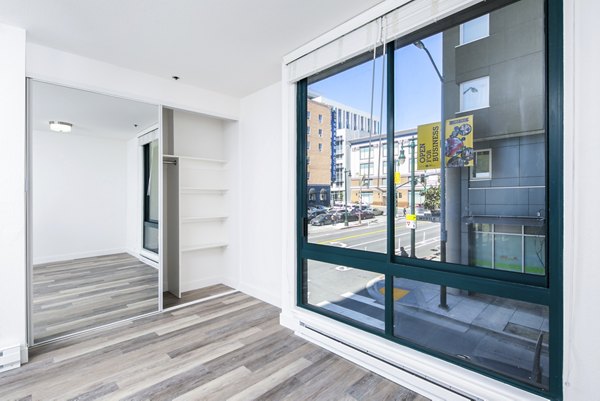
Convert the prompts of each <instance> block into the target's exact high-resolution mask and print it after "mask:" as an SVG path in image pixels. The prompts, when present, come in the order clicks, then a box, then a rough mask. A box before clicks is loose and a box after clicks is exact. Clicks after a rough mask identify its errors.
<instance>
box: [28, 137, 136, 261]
mask: <svg viewBox="0 0 600 401" xmlns="http://www.w3.org/2000/svg"><path fill="white" fill-rule="evenodd" d="M31 179H32V211H33V243H32V252H33V263H34V264H38V263H48V262H55V261H60V260H69V259H76V258H83V257H91V256H99V255H109V254H114V253H120V252H124V251H125V250H126V230H127V229H126V227H127V220H126V216H127V148H126V142H125V141H119V140H114V139H107V138H99V137H92V136H83V135H71V134H61V133H55V132H50V131H47V132H45V131H34V132H33V135H32V177H31Z"/></svg>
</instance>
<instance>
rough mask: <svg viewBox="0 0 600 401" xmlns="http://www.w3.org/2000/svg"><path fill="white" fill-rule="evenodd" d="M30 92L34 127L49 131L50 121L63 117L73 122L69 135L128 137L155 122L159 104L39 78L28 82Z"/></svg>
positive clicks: (126, 138) (37, 129)
mask: <svg viewBox="0 0 600 401" xmlns="http://www.w3.org/2000/svg"><path fill="white" fill-rule="evenodd" d="M30 93H31V103H30V104H31V106H30V107H31V113H30V118H31V121H30V123H31V126H32V128H33V130H35V131H41V132H52V131H50V126H49V122H50V121H64V122H68V123H71V124H73V130H72V132H71V134H68V135H86V136H94V137H102V138H112V139H119V140H128V139H131V138H134V137H135V136H136V135H137V134H139V133H140V132H141V131H142V130H143V129H144V128H149V127H151V126H152V125H154V124H156V123H157V122H158V106H156V105H152V104H147V103H141V102H136V101H133V100H127V99H121V98H118V97H113V96H106V95H100V94H98V93H93V92H87V91H83V90H79V89H72V88H67V87H64V86H59V85H53V84H47V83H44V82H38V81H32V82H31V83H30ZM136 124H137V127H136V126H135V125H136ZM65 135H67V134H65Z"/></svg>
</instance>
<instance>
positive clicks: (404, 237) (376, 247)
mask: <svg viewBox="0 0 600 401" xmlns="http://www.w3.org/2000/svg"><path fill="white" fill-rule="evenodd" d="M395 223H396V224H395V238H396V254H400V251H399V250H400V247H403V248H404V249H405V250H406V252H407V253H409V254H410V236H411V230H410V229H409V228H407V227H406V220H405V219H404V217H398V218H396V221H395ZM386 237H387V225H386V216H384V215H383V216H377V217H375V218H373V219H369V220H363V221H362V224H360V225H359V224H358V222H352V223H349V226H348V227H346V226H345V225H344V222H343V221H342V222H340V223H337V224H335V225H327V226H312V225H309V227H308V242H310V243H315V244H321V245H331V246H337V247H341V248H351V249H360V250H363V251H370V252H380V253H386V252H387V243H386ZM439 240H440V225H439V223H437V222H431V221H419V222H418V224H417V229H416V230H415V245H416V246H415V248H416V249H415V252H416V257H418V258H427V259H435V258H436V257H438V253H439Z"/></svg>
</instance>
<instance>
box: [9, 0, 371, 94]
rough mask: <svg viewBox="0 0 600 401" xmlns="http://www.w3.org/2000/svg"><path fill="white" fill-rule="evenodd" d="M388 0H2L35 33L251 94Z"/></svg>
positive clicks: (68, 47)
mask: <svg viewBox="0 0 600 401" xmlns="http://www.w3.org/2000/svg"><path fill="white" fill-rule="evenodd" d="M380 2H382V0H255V1H248V0H96V1H82V0H0V22H3V23H7V24H10V25H16V26H20V27H23V28H25V29H26V30H27V36H28V40H29V41H31V42H34V43H39V44H41V45H45V46H49V47H53V48H57V49H60V50H64V51H67V52H71V53H75V54H79V55H82V56H86V57H90V58H94V59H98V60H102V61H105V62H109V63H112V64H116V65H119V66H123V67H126V68H131V69H134V70H138V71H143V72H146V73H150V74H153V75H158V76H162V77H165V78H170V77H171V76H173V75H178V76H180V77H181V78H182V81H183V82H185V83H188V84H191V85H196V86H199V87H202V88H205V89H210V90H214V91H217V92H221V93H225V94H229V95H233V96H238V97H241V96H245V95H248V94H250V93H252V92H254V91H256V90H258V89H261V88H263V87H266V86H268V85H269V84H272V83H274V82H277V81H278V80H279V79H280V76H281V60H282V57H283V56H284V55H285V54H287V53H289V52H291V51H292V50H294V49H296V48H298V47H300V46H301V45H303V44H305V43H307V42H309V41H310V40H312V39H314V38H316V37H318V36H319V35H321V34H323V33H325V32H327V31H329V30H330V29H332V28H334V27H336V26H337V25H340V24H341V23H343V22H345V21H347V20H348V19H350V18H352V17H354V16H356V15H358V14H360V13H361V12H363V11H365V10H367V9H369V8H371V7H372V6H374V5H376V4H378V3H380Z"/></svg>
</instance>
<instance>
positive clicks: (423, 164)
mask: <svg viewBox="0 0 600 401" xmlns="http://www.w3.org/2000/svg"><path fill="white" fill-rule="evenodd" d="M440 139H441V138H440V123H432V124H425V125H419V126H418V127H417V170H427V169H431V168H440V145H441V142H440Z"/></svg>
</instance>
